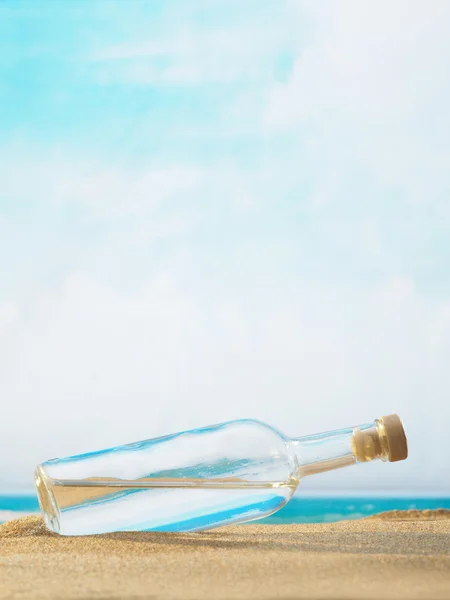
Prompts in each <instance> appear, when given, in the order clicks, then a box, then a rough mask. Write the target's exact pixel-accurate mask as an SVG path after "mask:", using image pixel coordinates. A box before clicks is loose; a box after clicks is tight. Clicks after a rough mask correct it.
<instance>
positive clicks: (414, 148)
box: [265, 1, 450, 220]
mask: <svg viewBox="0 0 450 600" xmlns="http://www.w3.org/2000/svg"><path fill="white" fill-rule="evenodd" d="M294 6H295V7H296V8H297V9H298V16H297V18H298V20H299V21H301V20H308V22H309V23H310V25H311V34H310V36H309V40H308V43H307V44H305V46H304V48H303V49H302V51H301V52H300V54H299V56H298V57H297V59H296V61H295V63H294V67H293V72H292V76H291V79H290V81H289V82H288V83H287V84H286V85H281V84H277V85H275V86H273V89H272V91H271V92H270V93H269V96H268V100H267V109H266V114H265V123H266V127H267V128H268V131H272V132H274V131H290V132H291V133H292V131H297V132H298V134H299V135H300V136H301V139H302V150H303V152H304V154H305V155H306V156H308V160H307V163H306V165H305V166H306V168H309V169H314V170H315V172H316V174H317V179H320V180H322V181H323V182H324V183H323V185H324V186H328V181H329V180H331V181H333V183H334V187H335V191H334V192H333V191H329V190H328V191H325V190H322V192H320V193H321V195H322V196H325V195H326V196H327V197H328V199H329V201H331V202H332V201H333V200H337V199H338V198H339V195H342V194H341V189H340V188H341V186H342V185H344V186H345V185H346V182H348V181H349V180H354V179H355V176H356V177H358V175H359V174H361V173H364V174H365V184H366V186H367V185H371V182H370V183H369V178H370V180H372V181H373V183H374V184H375V185H377V186H378V187H379V188H382V187H384V188H393V187H395V188H396V190H397V192H399V193H400V194H404V197H405V200H406V201H407V203H419V204H420V203H430V202H433V203H434V204H435V205H437V206H438V208H439V209H440V210H442V211H443V214H444V216H445V217H446V218H447V220H448V218H449V216H450V215H449V213H448V210H447V209H446V208H444V206H443V205H444V203H445V204H447V203H446V202H445V200H444V198H445V197H446V196H447V195H448V191H449V178H448V176H447V173H448V164H449V160H450V148H449V146H448V136H447V135H446V131H447V128H448V127H447V125H448V123H449V118H450V115H449V110H448V105H449V98H450V80H449V77H448V64H449V61H450V41H449V40H450V36H449V35H448V32H449V30H450V8H449V4H448V3H447V2H445V1H444V2H439V1H437V2H433V3H432V4H430V5H426V6H425V5H424V4H423V3H421V2H402V1H400V2H396V3H395V5H392V3H386V2H363V3H361V2H353V1H344V2H339V3H321V2H313V3H311V2H298V3H294ZM363 193H364V192H363ZM352 197H353V198H354V196H352ZM354 200H356V199H355V198H354ZM358 201H359V202H364V197H361V198H359V199H358Z"/></svg>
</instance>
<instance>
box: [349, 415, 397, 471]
mask: <svg viewBox="0 0 450 600" xmlns="http://www.w3.org/2000/svg"><path fill="white" fill-rule="evenodd" d="M351 443H352V452H353V454H354V456H355V458H356V459H357V460H358V461H359V462H367V461H369V460H374V459H376V458H381V459H382V460H388V461H390V462H396V461H398V460H405V458H407V457H408V442H407V440H406V435H405V430H404V429H403V424H402V422H401V420H400V417H399V416H398V415H387V416H385V417H381V419H378V420H376V421H375V423H374V426H373V427H370V428H366V429H358V428H356V429H354V430H353V435H352V441H351Z"/></svg>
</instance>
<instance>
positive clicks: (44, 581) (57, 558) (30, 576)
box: [0, 511, 450, 600]
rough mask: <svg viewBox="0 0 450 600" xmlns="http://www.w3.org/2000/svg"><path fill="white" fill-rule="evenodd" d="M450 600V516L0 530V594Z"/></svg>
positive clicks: (13, 525) (30, 525) (31, 525)
mask: <svg viewBox="0 0 450 600" xmlns="http://www.w3.org/2000/svg"><path fill="white" fill-rule="evenodd" d="M7 598H8V599H14V600H16V599H17V600H20V599H22V598H23V599H25V598H32V599H34V598H46V599H47V598H48V599H61V598H68V599H74V600H75V599H83V600H90V599H97V598H99V599H103V600H119V599H122V598H123V599H129V600H137V599H141V598H143V599H144V598H146V599H149V600H150V599H151V600H156V599H159V598H164V599H166V598H167V599H170V600H175V599H177V598H184V599H188V600H202V599H207V598H208V599H209V598H211V599H216V598H217V599H221V600H227V599H230V600H232V599H238V598H239V599H247V598H248V599H253V598H255V599H256V598H257V599H258V600H274V599H286V600H287V599H294V598H305V599H306V598H308V599H317V600H319V599H320V600H326V599H328V598H330V599H336V600H337V599H339V600H344V599H347V598H348V599H356V598H365V599H380V598H382V599H383V600H389V599H391V598H392V599H394V598H396V599H397V598H402V599H403V598H408V599H411V600H413V599H416V598H423V599H427V600H438V599H449V598H450V512H448V511H436V512H430V511H426V512H425V513H417V512H415V513H409V514H407V513H393V514H390V515H389V514H388V515H385V516H383V515H380V516H379V517H377V518H370V519H365V520H362V521H347V522H340V523H333V524H314V525H312V524H311V525H274V526H272V525H244V526H239V527H225V528H222V529H216V530H214V531H209V532H203V533H190V534H189V533H187V534H171V533H169V534H167V533H151V532H146V533H115V534H110V535H102V536H90V537H84V538H82V537H77V538H64V537H60V536H57V535H54V534H51V533H48V532H47V531H46V529H45V528H44V526H43V523H42V521H41V519H40V517H25V518H23V519H19V520H16V521H11V522H9V523H5V524H4V525H1V526H0V599H7Z"/></svg>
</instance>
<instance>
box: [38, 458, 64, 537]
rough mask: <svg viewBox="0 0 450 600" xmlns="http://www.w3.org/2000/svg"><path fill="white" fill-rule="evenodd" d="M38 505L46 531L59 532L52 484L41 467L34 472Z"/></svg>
mask: <svg viewBox="0 0 450 600" xmlns="http://www.w3.org/2000/svg"><path fill="white" fill-rule="evenodd" d="M34 482H35V484H36V489H37V494H38V500H39V505H40V507H41V511H42V514H43V517H44V523H45V526H46V527H47V529H50V531H53V532H54V533H59V532H60V514H59V510H58V507H57V504H56V501H55V496H54V493H53V484H52V482H51V481H50V479H49V478H48V476H47V474H46V473H45V471H44V469H43V467H41V466H39V467H37V469H36V471H35V472H34Z"/></svg>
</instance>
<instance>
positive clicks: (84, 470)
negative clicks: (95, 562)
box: [35, 420, 298, 535]
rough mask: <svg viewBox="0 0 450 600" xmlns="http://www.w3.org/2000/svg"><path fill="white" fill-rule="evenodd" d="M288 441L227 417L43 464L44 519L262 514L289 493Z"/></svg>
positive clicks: (62, 523)
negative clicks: (157, 436) (224, 421)
mask: <svg viewBox="0 0 450 600" xmlns="http://www.w3.org/2000/svg"><path fill="white" fill-rule="evenodd" d="M297 471H298V466H297V463H296V456H295V454H293V453H292V451H291V448H290V444H289V441H288V440H287V439H286V438H284V436H282V435H281V434H280V433H279V432H277V431H275V430H274V429H273V428H271V427H270V426H268V425H264V424H262V423H260V422H258V421H253V420H241V421H231V422H228V423H222V424H219V425H214V426H212V427H205V428H202V429H197V430H193V431H187V432H182V433H178V434H175V435H169V436H165V437H161V438H156V439H152V440H146V441H143V442H138V443H135V444H129V445H125V446H119V447H116V448H111V449H108V450H102V451H100V452H92V453H89V454H85V455H80V456H75V457H70V458H66V459H54V460H51V461H48V462H46V463H43V464H42V465H40V466H39V467H38V468H37V470H36V474H35V481H36V485H37V489H38V496H39V501H40V504H41V508H42V512H43V514H44V519H45V521H46V525H47V527H48V528H49V529H51V530H52V531H54V532H56V533H60V534H62V535H86V534H92V533H105V532H109V531H127V530H141V531H142V530H161V531H197V530H201V529H209V528H212V527H217V526H220V525H225V524H231V523H240V522H243V521H248V520H252V519H255V518H261V517H264V516H266V515H269V514H271V513H272V512H274V511H276V510H278V509H279V508H281V507H282V506H283V505H284V504H285V503H286V502H287V501H288V500H289V499H290V498H291V496H292V494H293V493H294V491H295V489H296V487H297V484H298V478H297Z"/></svg>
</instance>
